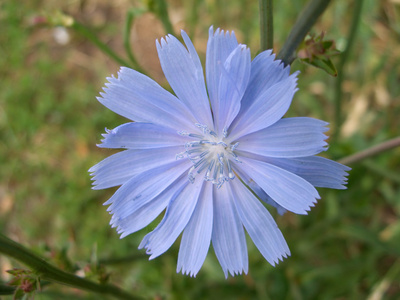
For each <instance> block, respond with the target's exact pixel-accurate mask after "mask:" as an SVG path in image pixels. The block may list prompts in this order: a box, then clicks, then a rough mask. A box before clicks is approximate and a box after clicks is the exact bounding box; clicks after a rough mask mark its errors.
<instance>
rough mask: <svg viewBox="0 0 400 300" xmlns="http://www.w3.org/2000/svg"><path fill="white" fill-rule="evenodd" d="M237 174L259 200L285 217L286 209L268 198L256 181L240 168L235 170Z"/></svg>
mask: <svg viewBox="0 0 400 300" xmlns="http://www.w3.org/2000/svg"><path fill="white" fill-rule="evenodd" d="M235 172H236V173H237V174H238V176H239V178H240V179H241V180H242V181H243V182H244V183H245V184H246V185H247V186H248V187H249V188H250V189H251V190H252V191H253V192H254V194H256V195H257V197H258V198H260V199H261V200H262V201H264V202H265V203H267V204H268V205H271V206H273V207H275V208H276V210H277V212H278V214H280V215H283V214H284V213H286V212H287V210H286V209H284V208H283V207H282V206H280V205H279V204H278V203H276V202H275V201H274V200H273V199H272V198H271V197H270V196H268V195H267V193H265V192H264V190H263V189H262V188H261V187H260V186H259V185H258V184H257V183H255V182H254V180H253V179H251V178H250V177H249V176H248V175H247V174H246V173H244V172H242V171H241V170H240V169H238V168H235Z"/></svg>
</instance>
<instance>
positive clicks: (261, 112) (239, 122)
mask: <svg viewBox="0 0 400 300" xmlns="http://www.w3.org/2000/svg"><path fill="white" fill-rule="evenodd" d="M296 76H297V73H295V74H292V75H291V76H289V77H287V78H286V79H283V80H282V81H280V82H278V83H276V84H275V85H273V86H272V87H270V88H269V89H266V90H263V91H262V93H260V95H259V96H258V97H257V98H256V99H255V100H254V102H253V103H252V104H251V106H250V107H248V109H247V110H244V111H240V112H239V114H238V115H237V117H236V119H235V120H234V122H233V123H232V125H231V133H230V136H229V137H230V139H231V140H232V141H233V140H236V139H238V138H240V137H241V136H243V135H246V134H249V133H252V132H255V131H258V130H261V129H264V128H267V127H268V126H271V125H272V124H274V123H276V122H277V121H278V120H279V119H281V118H282V116H283V115H284V114H285V113H286V111H287V110H288V108H289V106H290V103H291V102H292V99H293V95H294V93H295V92H296V91H297V88H296V85H297V78H296ZM242 102H243V101H242Z"/></svg>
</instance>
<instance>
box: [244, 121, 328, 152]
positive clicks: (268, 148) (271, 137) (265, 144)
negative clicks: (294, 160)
mask: <svg viewBox="0 0 400 300" xmlns="http://www.w3.org/2000/svg"><path fill="white" fill-rule="evenodd" d="M327 124H328V123H326V122H323V121H320V120H316V119H312V118H287V119H281V120H279V121H278V122H276V123H275V124H273V125H271V126H269V127H267V128H265V129H262V130H260V131H257V132H254V133H251V134H248V135H245V136H243V137H241V138H240V139H238V140H237V141H238V142H239V146H238V148H237V149H238V150H240V151H246V152H251V153H255V154H258V155H262V156H269V157H303V156H311V155H314V154H318V153H320V152H321V151H326V150H327V145H328V143H326V142H325V139H327V136H326V135H325V134H324V132H325V131H327V130H328V128H326V127H325V126H326V125H327Z"/></svg>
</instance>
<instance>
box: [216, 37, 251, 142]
mask: <svg viewBox="0 0 400 300" xmlns="http://www.w3.org/2000/svg"><path fill="white" fill-rule="evenodd" d="M250 65H251V57H250V49H248V48H246V46H244V45H239V46H237V47H236V48H235V50H233V51H232V53H231V54H230V55H229V56H228V58H227V59H226V61H225V63H224V64H223V65H222V66H221V68H220V70H221V78H220V81H219V87H218V94H217V96H218V102H217V105H219V106H218V110H217V111H216V112H214V116H216V125H217V130H218V134H219V136H221V134H222V133H223V130H224V129H228V128H229V126H230V125H231V123H232V121H233V119H234V118H235V117H236V115H237V114H238V112H239V109H240V101H241V100H242V97H243V94H244V92H245V90H246V87H247V83H248V82H249V77H250Z"/></svg>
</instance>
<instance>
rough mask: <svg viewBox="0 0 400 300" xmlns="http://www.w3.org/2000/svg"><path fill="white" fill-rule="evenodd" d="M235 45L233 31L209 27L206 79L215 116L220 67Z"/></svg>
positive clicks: (217, 103)
mask: <svg viewBox="0 0 400 300" xmlns="http://www.w3.org/2000/svg"><path fill="white" fill-rule="evenodd" d="M237 46H238V42H237V40H236V37H235V33H234V32H233V31H232V33H229V31H226V32H224V31H223V30H220V29H219V28H218V29H217V30H216V31H215V33H214V29H213V27H212V26H211V27H210V29H209V37H208V43H207V54H206V79H207V88H208V95H209V97H210V102H211V107H212V109H213V112H214V115H215V116H217V115H218V108H219V99H220V98H219V96H218V88H219V84H220V83H219V82H220V79H221V74H222V71H221V67H222V66H223V64H224V63H225V61H226V59H227V58H228V56H229V55H230V54H231V53H232V51H233V50H235V48H236V47H237Z"/></svg>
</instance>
